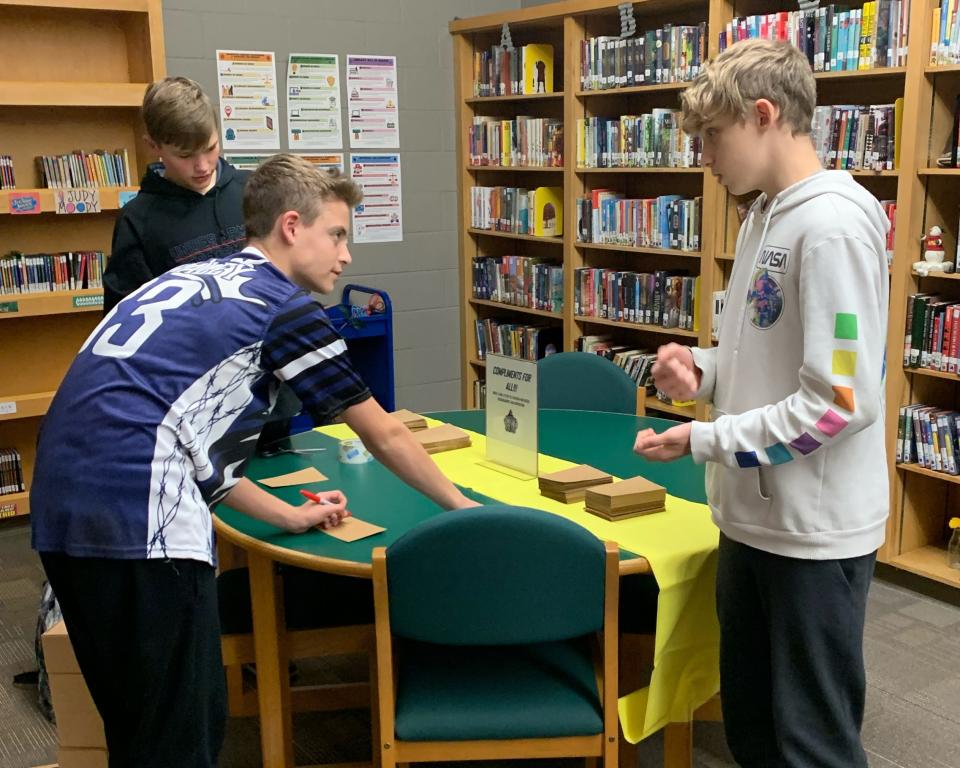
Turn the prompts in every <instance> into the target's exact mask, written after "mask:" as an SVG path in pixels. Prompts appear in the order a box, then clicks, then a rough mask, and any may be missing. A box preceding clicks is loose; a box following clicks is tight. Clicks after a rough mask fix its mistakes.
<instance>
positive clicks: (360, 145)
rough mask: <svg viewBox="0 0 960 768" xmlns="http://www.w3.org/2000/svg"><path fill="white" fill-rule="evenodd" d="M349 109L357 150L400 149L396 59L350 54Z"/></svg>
mask: <svg viewBox="0 0 960 768" xmlns="http://www.w3.org/2000/svg"><path fill="white" fill-rule="evenodd" d="M347 108H348V111H349V113H350V146H351V147H352V148H353V149H377V148H383V149H387V148H391V147H396V148H399V147H400V118H399V115H400V111H399V104H398V99H397V57H396V56H358V55H354V54H347Z"/></svg>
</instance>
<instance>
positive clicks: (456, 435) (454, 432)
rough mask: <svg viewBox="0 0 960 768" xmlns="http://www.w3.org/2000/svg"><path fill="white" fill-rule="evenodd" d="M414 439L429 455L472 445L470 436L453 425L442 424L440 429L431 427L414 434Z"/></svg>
mask: <svg viewBox="0 0 960 768" xmlns="http://www.w3.org/2000/svg"><path fill="white" fill-rule="evenodd" d="M413 436H414V438H416V440H417V441H418V442H419V443H420V445H422V446H423V447H424V448H425V449H426V451H427V453H439V452H440V451H449V450H452V449H454V448H466V447H467V446H469V445H470V435H468V434H467V433H466V432H464V431H463V430H462V429H460V427H455V426H453V424H441V425H440V426H439V427H430V429H423V430H420V431H419V432H414V433H413Z"/></svg>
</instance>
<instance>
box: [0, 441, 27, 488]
mask: <svg viewBox="0 0 960 768" xmlns="http://www.w3.org/2000/svg"><path fill="white" fill-rule="evenodd" d="M25 490H27V487H26V486H25V485H24V484H23V459H22V458H21V456H20V451H18V450H17V449H16V448H0V495H2V494H7V493H23V492H24V491H25Z"/></svg>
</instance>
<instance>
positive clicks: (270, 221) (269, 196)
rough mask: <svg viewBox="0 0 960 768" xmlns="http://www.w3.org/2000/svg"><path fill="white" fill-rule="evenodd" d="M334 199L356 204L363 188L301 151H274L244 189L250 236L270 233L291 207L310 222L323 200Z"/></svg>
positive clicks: (246, 219)
mask: <svg viewBox="0 0 960 768" xmlns="http://www.w3.org/2000/svg"><path fill="white" fill-rule="evenodd" d="M331 200H340V201H342V202H344V203H346V204H347V207H348V208H355V207H356V206H358V205H360V201H361V200H363V192H362V191H361V190H360V186H359V185H358V184H357V183H356V182H355V181H353V179H351V178H350V177H349V176H344V175H343V174H342V173H339V172H337V171H327V170H325V169H322V168H318V167H317V166H315V165H313V164H312V163H310V162H309V161H307V160H304V159H303V158H302V157H300V156H298V155H289V154H280V155H274V156H273V157H271V158H270V159H268V160H266V161H265V162H264V163H263V164H262V165H261V166H260V167H259V168H257V170H256V171H254V172H253V175H251V176H250V178H249V179H247V185H246V187H245V188H244V190H243V218H244V220H245V222H246V226H247V237H249V238H256V237H266V236H267V235H269V234H270V232H271V231H272V230H273V225H274V223H275V222H276V221H277V217H279V216H282V215H283V214H284V213H286V212H287V211H296V212H297V213H299V214H300V215H301V216H302V217H303V220H304V221H305V222H306V223H307V225H310V224H312V223H313V222H314V220H315V219H316V218H317V216H318V215H319V214H320V204H321V203H325V202H330V201H331Z"/></svg>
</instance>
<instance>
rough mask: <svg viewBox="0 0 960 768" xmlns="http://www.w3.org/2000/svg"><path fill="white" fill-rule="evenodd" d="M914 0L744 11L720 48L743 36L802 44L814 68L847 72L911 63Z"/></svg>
mask: <svg viewBox="0 0 960 768" xmlns="http://www.w3.org/2000/svg"><path fill="white" fill-rule="evenodd" d="M909 27H910V0H870V2H867V3H864V5H863V7H862V8H853V9H848V8H846V7H843V6H841V5H834V4H831V5H825V6H820V7H819V8H814V9H810V10H800V11H779V12H777V13H766V14H759V15H757V16H745V17H742V16H738V17H734V19H733V20H732V21H730V22H727V25H726V29H724V30H723V31H721V32H720V50H721V51H723V50H725V49H726V48H727V47H728V46H730V45H733V44H734V43H736V42H738V41H740V40H746V39H753V38H761V39H764V40H784V41H789V42H791V43H793V44H794V45H796V46H797V47H798V48H799V49H800V50H801V51H803V53H804V55H806V57H807V60H808V61H809V62H810V66H811V67H813V71H814V72H845V71H849V70H870V69H877V68H880V67H903V66H906V63H907V47H908V45H907V43H908V37H909Z"/></svg>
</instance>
